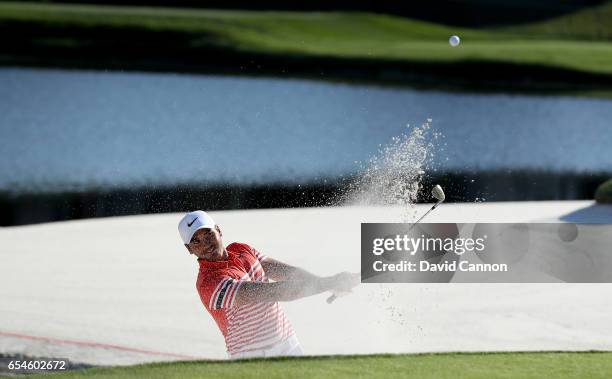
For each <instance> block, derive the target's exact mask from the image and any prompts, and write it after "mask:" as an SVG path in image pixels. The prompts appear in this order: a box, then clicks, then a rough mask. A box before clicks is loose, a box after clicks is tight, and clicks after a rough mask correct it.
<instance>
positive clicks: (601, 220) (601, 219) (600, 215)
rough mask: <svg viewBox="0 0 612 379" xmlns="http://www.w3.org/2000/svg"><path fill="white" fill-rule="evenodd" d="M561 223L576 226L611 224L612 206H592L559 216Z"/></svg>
mask: <svg viewBox="0 0 612 379" xmlns="http://www.w3.org/2000/svg"><path fill="white" fill-rule="evenodd" d="M560 219H561V221H565V222H573V223H576V224H610V223H612V204H593V205H590V206H588V207H586V208H582V209H578V210H577V211H573V212H570V213H568V214H566V215H564V216H561V218H560Z"/></svg>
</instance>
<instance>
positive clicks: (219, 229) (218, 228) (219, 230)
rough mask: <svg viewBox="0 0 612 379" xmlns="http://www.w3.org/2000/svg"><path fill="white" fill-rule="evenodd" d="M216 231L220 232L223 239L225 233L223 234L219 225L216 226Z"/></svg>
mask: <svg viewBox="0 0 612 379" xmlns="http://www.w3.org/2000/svg"><path fill="white" fill-rule="evenodd" d="M215 229H217V231H218V232H219V235H220V236H221V237H223V233H221V228H220V227H219V225H215Z"/></svg>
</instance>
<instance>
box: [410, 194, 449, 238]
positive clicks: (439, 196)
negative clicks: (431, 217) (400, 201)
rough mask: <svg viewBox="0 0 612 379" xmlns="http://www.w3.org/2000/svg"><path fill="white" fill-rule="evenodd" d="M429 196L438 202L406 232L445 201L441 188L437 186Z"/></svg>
mask: <svg viewBox="0 0 612 379" xmlns="http://www.w3.org/2000/svg"><path fill="white" fill-rule="evenodd" d="M431 196H433V198H434V199H436V200H438V201H437V202H436V203H435V204H434V205H433V206H432V207H431V208H429V210H428V211H427V212H425V214H424V215H423V216H421V217H420V218H419V219H418V220H416V221H415V222H414V223H413V224H412V226H410V229H408V231H410V230H412V228H414V226H415V225H416V224H418V223H419V222H421V220H423V219H424V218H425V216H427V215H428V214H429V213H430V212H431V211H433V210H434V209H436V207H437V206H438V205H440V204H442V202H443V201H444V200H445V199H446V196H445V195H444V191H443V190H442V187H440V185H439V184H436V185H435V186H434V188H432V189H431Z"/></svg>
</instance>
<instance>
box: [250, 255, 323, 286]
mask: <svg viewBox="0 0 612 379" xmlns="http://www.w3.org/2000/svg"><path fill="white" fill-rule="evenodd" d="M261 266H262V267H263V269H264V271H265V272H266V276H268V277H269V278H270V279H272V280H276V281H285V280H291V281H302V280H307V281H310V280H317V279H321V278H320V277H318V276H316V275H313V274H311V273H309V272H308V271H306V270H303V269H301V268H299V267H295V266H291V265H288V264H286V263H283V262H281V261H277V260H276V259H272V258H270V257H266V259H264V260H263V261H262V262H261Z"/></svg>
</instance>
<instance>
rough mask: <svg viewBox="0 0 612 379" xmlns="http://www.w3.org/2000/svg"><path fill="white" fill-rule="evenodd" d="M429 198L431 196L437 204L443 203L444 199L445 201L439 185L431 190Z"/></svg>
mask: <svg viewBox="0 0 612 379" xmlns="http://www.w3.org/2000/svg"><path fill="white" fill-rule="evenodd" d="M431 196H433V197H434V199H436V200H438V202H439V203H441V202H443V201H444V199H446V196H444V191H443V190H442V187H440V185H439V184H436V185H435V186H434V188H432V189H431Z"/></svg>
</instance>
